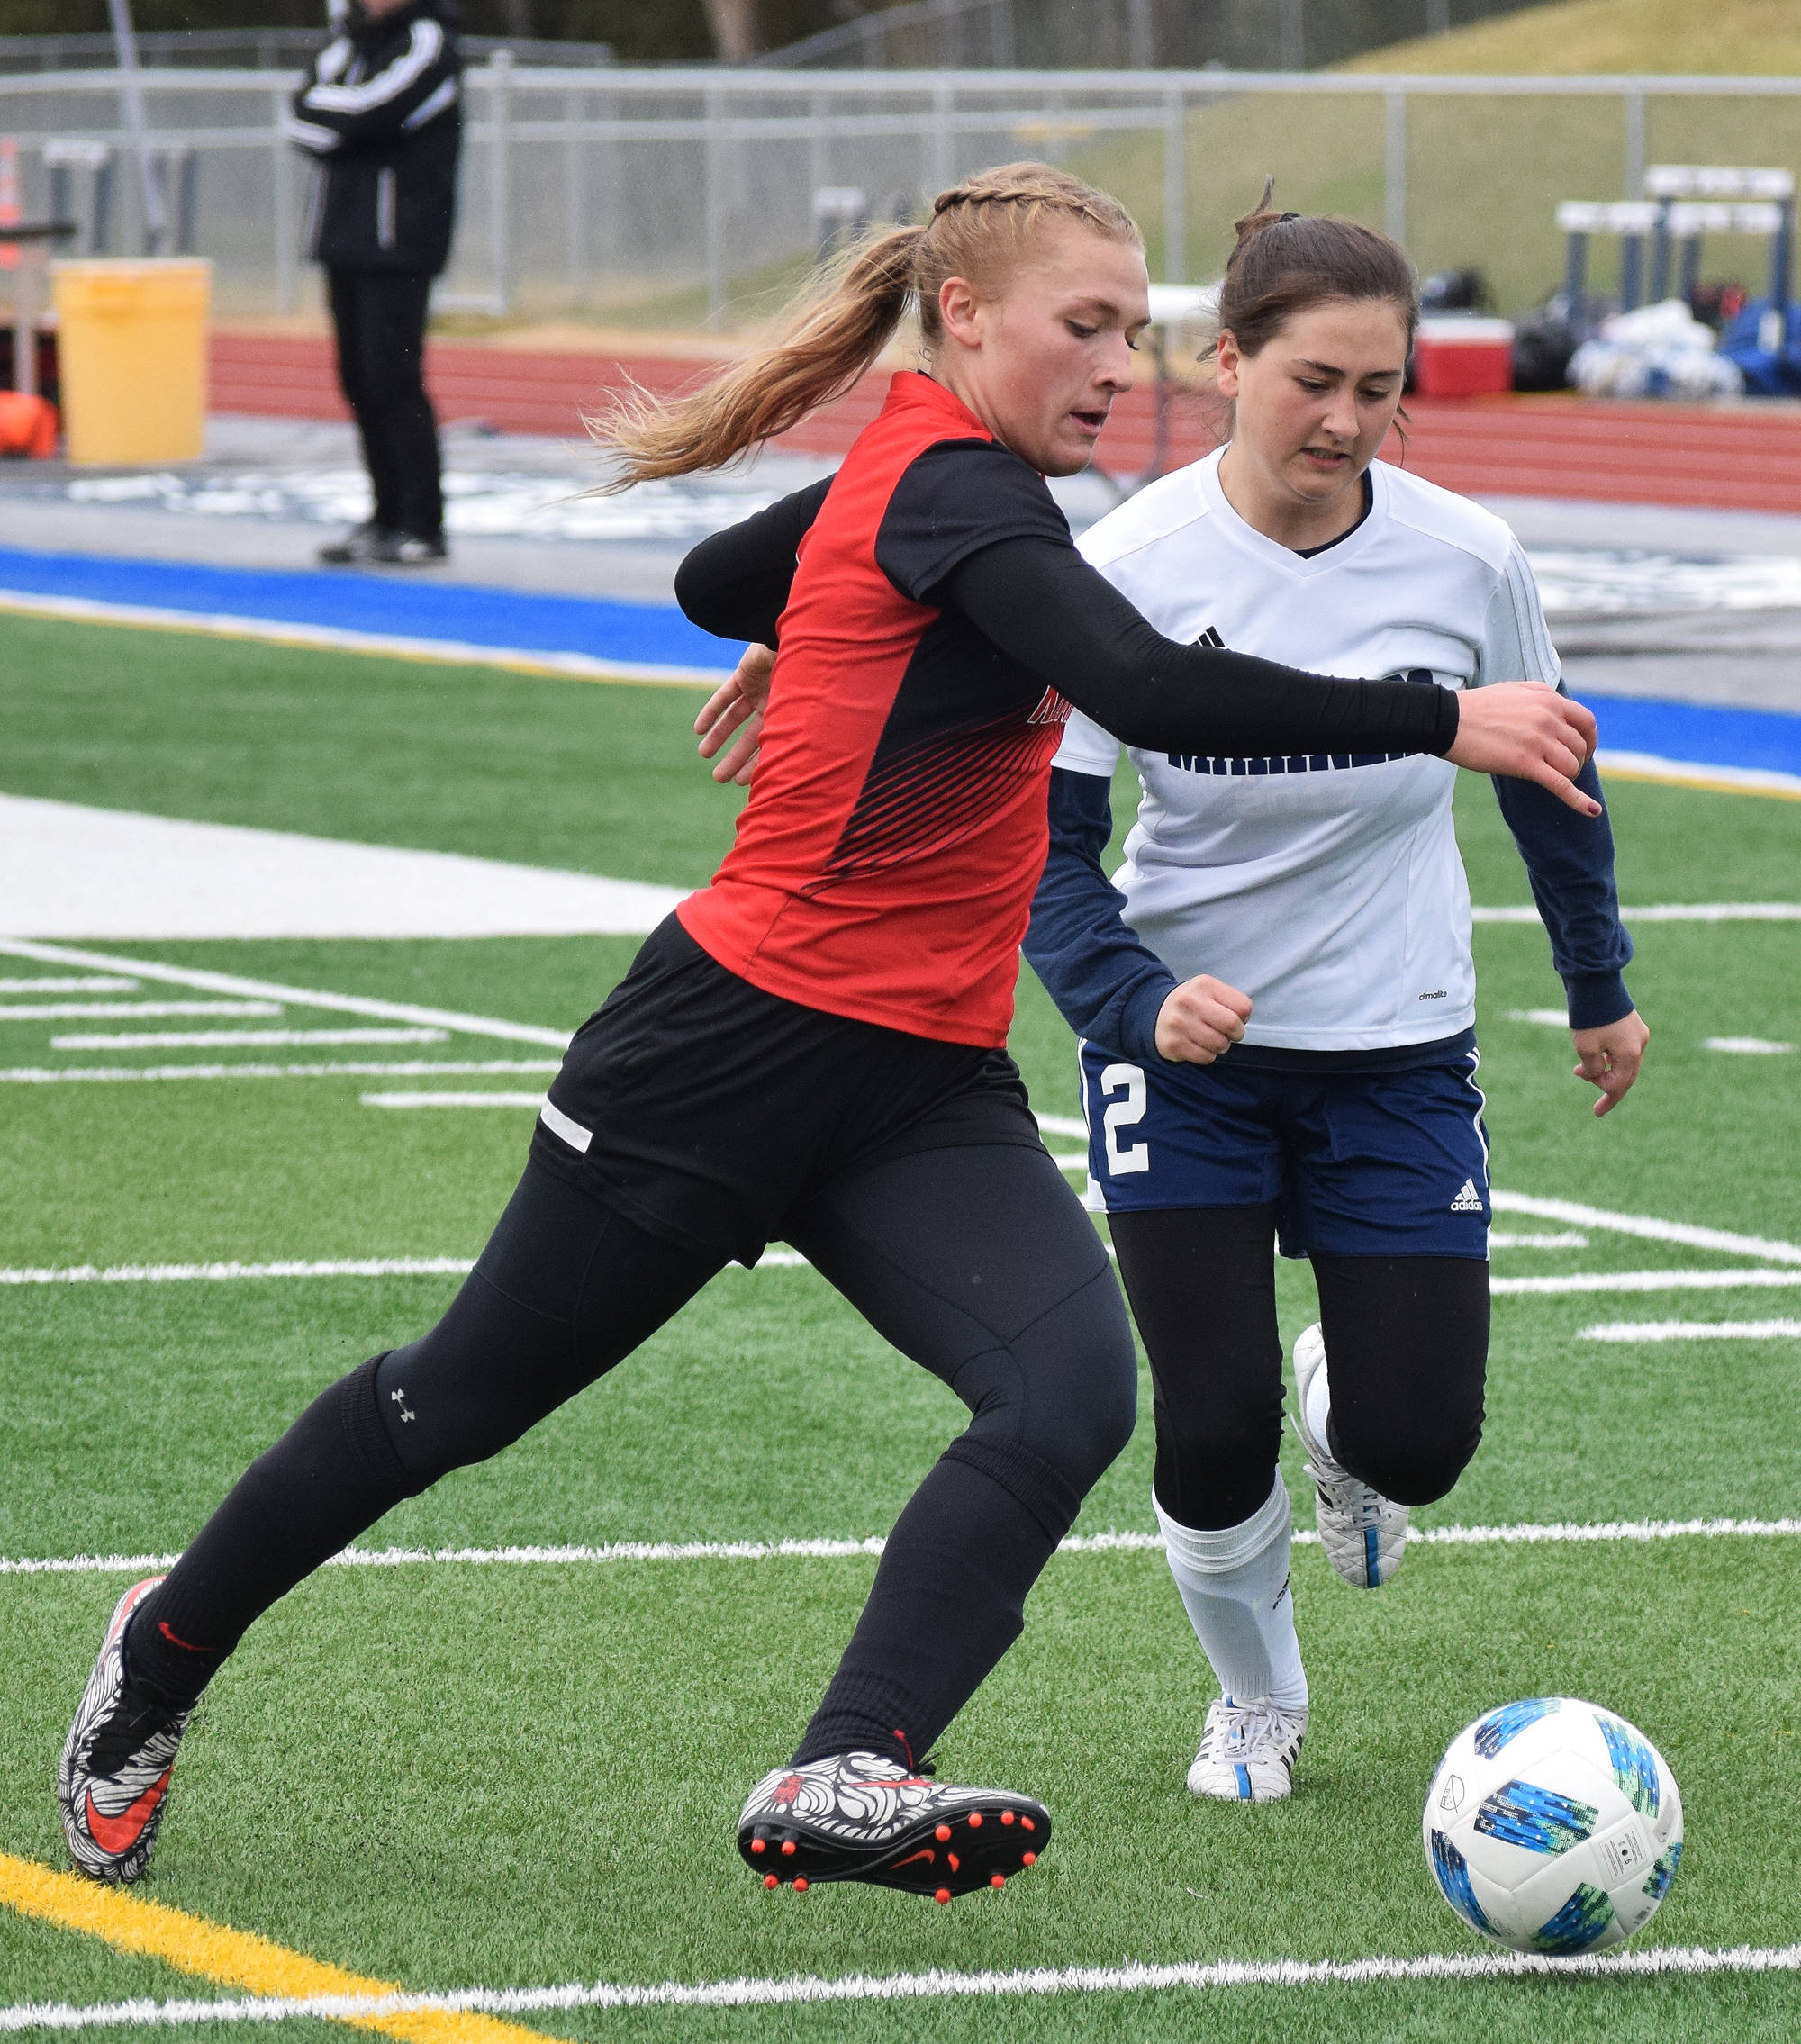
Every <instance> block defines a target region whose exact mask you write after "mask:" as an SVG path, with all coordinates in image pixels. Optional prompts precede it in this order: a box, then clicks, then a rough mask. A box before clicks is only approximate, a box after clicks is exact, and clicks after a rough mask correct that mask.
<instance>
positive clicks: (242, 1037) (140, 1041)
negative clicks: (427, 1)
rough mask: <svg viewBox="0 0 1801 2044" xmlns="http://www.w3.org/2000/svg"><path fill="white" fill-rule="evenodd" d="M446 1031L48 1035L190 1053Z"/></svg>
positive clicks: (438, 1038) (76, 1045)
mask: <svg viewBox="0 0 1801 2044" xmlns="http://www.w3.org/2000/svg"><path fill="white" fill-rule="evenodd" d="M449 1041H450V1032H449V1031H448V1029H142V1030H131V1029H127V1030H123V1031H122V1032H121V1033H120V1034H119V1035H117V1036H104V1035H103V1036H52V1037H51V1038H50V1048H51V1049H52V1050H53V1051H194V1050H229V1049H238V1050H250V1049H256V1048H258V1047H260V1048H261V1049H264V1050H276V1049H279V1048H294V1047H295V1046H297V1045H302V1044H448V1042H449Z"/></svg>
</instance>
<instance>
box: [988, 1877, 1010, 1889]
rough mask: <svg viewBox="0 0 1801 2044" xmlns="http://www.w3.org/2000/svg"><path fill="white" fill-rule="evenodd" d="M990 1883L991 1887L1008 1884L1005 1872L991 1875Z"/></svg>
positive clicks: (1002, 1886) (1001, 1886) (1000, 1886)
mask: <svg viewBox="0 0 1801 2044" xmlns="http://www.w3.org/2000/svg"><path fill="white" fill-rule="evenodd" d="M988 1885H989V1886H990V1887H991V1888H1004V1887H1005V1886H1007V1877H1006V1875H1005V1874H994V1875H991V1877H990V1878H989V1883H988Z"/></svg>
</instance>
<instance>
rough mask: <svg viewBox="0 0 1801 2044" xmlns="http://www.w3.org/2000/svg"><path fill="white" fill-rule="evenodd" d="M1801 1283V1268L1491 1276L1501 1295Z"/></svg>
mask: <svg viewBox="0 0 1801 2044" xmlns="http://www.w3.org/2000/svg"><path fill="white" fill-rule="evenodd" d="M1770 1285H1775V1286H1779V1287H1786V1288H1789V1289H1792V1288H1794V1287H1795V1286H1796V1285H1801V1271H1771V1270H1769V1269H1763V1270H1757V1271H1568V1272H1564V1273H1560V1274H1559V1275H1558V1276H1556V1277H1553V1278H1536V1277H1534V1278H1490V1279H1489V1291H1490V1292H1491V1293H1493V1294H1494V1296H1495V1297H1496V1298H1507V1297H1516V1298H1517V1297H1525V1298H1544V1297H1546V1296H1547V1295H1552V1296H1554V1295H1556V1294H1558V1293H1561V1292H1710V1291H1742V1290H1755V1289H1759V1288H1761V1287H1765V1286H1770Z"/></svg>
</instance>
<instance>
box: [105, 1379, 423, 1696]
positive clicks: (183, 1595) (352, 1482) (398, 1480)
mask: <svg viewBox="0 0 1801 2044" xmlns="http://www.w3.org/2000/svg"><path fill="white" fill-rule="evenodd" d="M381 1360H382V1359H381V1357H379V1356H376V1357H375V1358H373V1359H372V1360H371V1361H368V1362H366V1363H364V1364H363V1365H362V1366H361V1367H360V1368H359V1369H357V1370H352V1371H351V1372H350V1374H349V1375H348V1377H344V1378H340V1379H339V1381H338V1382H337V1383H335V1384H333V1385H332V1386H331V1387H330V1388H329V1389H328V1390H325V1391H322V1392H321V1393H320V1395H319V1397H316V1398H315V1399H314V1400H313V1401H312V1404H311V1405H310V1406H308V1407H307V1408H306V1410H305V1411H304V1412H303V1413H302V1415H300V1417H299V1418H298V1419H297V1420H295V1421H294V1424H293V1425H292V1426H291V1427H289V1428H288V1430H287V1432H286V1433H285V1434H283V1435H282V1437H281V1439H280V1440H279V1441H277V1442H276V1443H275V1445H274V1446H273V1447H272V1448H270V1449H268V1450H267V1452H265V1453H264V1454H261V1455H259V1456H258V1458H257V1460H256V1461H254V1462H252V1463H251V1464H250V1466H249V1469H248V1470H245V1471H244V1473H243V1475H242V1476H241V1477H240V1479H238V1481H237V1483H236V1484H235V1485H234V1486H233V1488H232V1489H231V1494H230V1495H229V1496H228V1497H226V1499H225V1502H224V1503H223V1504H222V1506H220V1507H219V1509H218V1510H217V1511H216V1512H215V1513H214V1514H213V1516H212V1517H211V1518H210V1519H209V1520H208V1521H207V1522H206V1524H205V1525H204V1526H203V1527H202V1528H201V1530H200V1532H199V1533H198V1534H197V1535H196V1537H195V1540H194V1542H193V1544H192V1545H191V1546H190V1547H189V1548H188V1550H187V1551H186V1554H184V1555H183V1556H182V1558H181V1560H179V1561H177V1562H176V1565H175V1567H174V1568H173V1569H170V1571H169V1573H168V1576H167V1579H166V1580H165V1581H164V1582H163V1584H162V1586H161V1587H160V1588H158V1589H157V1590H156V1591H154V1592H153V1593H152V1594H151V1595H150V1596H148V1597H146V1598H145V1600H144V1602H143V1603H142V1604H140V1605H139V1606H138V1609H137V1612H136V1614H135V1615H134V1616H133V1617H132V1620H131V1630H130V1631H129V1632H128V1633H127V1634H126V1640H125V1656H126V1666H127V1669H128V1670H129V1672H130V1676H131V1681H132V1682H133V1684H134V1685H135V1686H137V1687H141V1688H146V1689H149V1690H150V1691H151V1692H152V1693H153V1694H154V1695H155V1696H157V1697H158V1699H159V1700H160V1701H161V1702H163V1703H165V1704H167V1705H169V1706H170V1707H171V1708H174V1709H185V1708H186V1706H187V1705H190V1704H192V1703H193V1702H194V1701H195V1698H196V1697H197V1696H199V1695H200V1692H201V1691H202V1690H203V1689H204V1687H206V1685H207V1683H208V1682H209V1681H211V1680H212V1678H213V1675H214V1674H215V1673H216V1672H217V1671H218V1669H219V1667H220V1665H221V1664H222V1662H223V1661H224V1660H225V1659H226V1657H227V1656H228V1655H229V1654H230V1653H231V1650H232V1649H233V1648H234V1647H235V1646H236V1645H237V1644H238V1642H239V1640H240V1638H241V1637H242V1635H243V1633H244V1632H245V1630H246V1629H247V1628H248V1627H249V1624H250V1623H251V1621H252V1620H253V1619H256V1618H258V1616H260V1615H261V1614H262V1613H263V1612H265V1611H267V1609H268V1607H269V1606H270V1605H272V1604H274V1603H275V1602H276V1599H277V1598H279V1597H283V1596H286V1595H287V1593H288V1591H289V1590H291V1589H292V1588H293V1587H294V1585H295V1584H296V1583H298V1582H300V1581H302V1580H303V1578H305V1577H307V1576H310V1575H311V1574H312V1571H313V1570H314V1569H316V1568H318V1567H319V1566H320V1564H321V1562H323V1561H328V1560H330V1558H331V1557H332V1555H334V1554H336V1553H337V1552H338V1551H339V1549H341V1548H343V1547H346V1546H348V1544H349V1542H351V1541H352V1540H354V1539H355V1538H356V1537H357V1534H358V1533H363V1532H366V1531H367V1529H368V1528H369V1527H370V1526H372V1525H374V1524H375V1523H376V1520H377V1519H379V1518H380V1517H381V1515H383V1513H385V1512H386V1511H387V1510H388V1509H389V1508H390V1507H391V1506H394V1505H397V1504H399V1502H400V1501H401V1499H402V1498H403V1497H412V1495H413V1494H414V1493H415V1492H416V1491H417V1490H419V1489H420V1488H422V1486H421V1485H419V1484H417V1483H415V1482H413V1481H412V1479H409V1478H408V1476H407V1473H406V1471H405V1470H403V1468H402V1466H401V1462H400V1458H399V1457H398V1456H397V1455H396V1454H395V1453H394V1449H393V1447H392V1446H391V1445H390V1443H389V1441H388V1436H387V1431H386V1429H385V1426H384V1425H383V1424H382V1418H381V1415H380V1413H379V1412H377V1410H376V1389H375V1387H376V1366H377V1365H378V1364H379V1363H380V1361H381Z"/></svg>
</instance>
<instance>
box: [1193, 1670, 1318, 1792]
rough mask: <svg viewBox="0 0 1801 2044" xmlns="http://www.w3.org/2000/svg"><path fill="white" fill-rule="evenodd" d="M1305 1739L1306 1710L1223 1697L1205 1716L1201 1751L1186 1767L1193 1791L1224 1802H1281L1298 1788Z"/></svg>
mask: <svg viewBox="0 0 1801 2044" xmlns="http://www.w3.org/2000/svg"><path fill="white" fill-rule="evenodd" d="M1306 1737H1307V1713H1306V1711H1305V1710H1298V1711H1285V1710H1284V1709H1283V1708H1282V1707H1281V1705H1280V1704H1272V1703H1269V1702H1267V1701H1265V1702H1263V1703H1260V1704H1235V1703H1234V1702H1233V1701H1232V1699H1231V1697H1230V1696H1222V1697H1220V1699H1219V1701H1218V1702H1217V1704H1215V1705H1213V1707H1212V1708H1211V1709H1210V1710H1209V1711H1208V1714H1207V1729H1206V1730H1205V1731H1204V1732H1202V1733H1201V1735H1200V1750H1199V1752H1198V1753H1197V1754H1196V1755H1195V1757H1194V1765H1193V1766H1192V1767H1191V1768H1190V1769H1189V1770H1188V1786H1189V1793H1190V1795H1212V1796H1216V1797H1217V1798H1218V1800H1219V1801H1220V1802H1222V1803H1280V1802H1281V1800H1282V1799H1283V1797H1284V1796H1286V1795H1289V1793H1290V1791H1291V1790H1292V1789H1293V1787H1294V1771H1295V1761H1296V1759H1298V1758H1299V1754H1300V1742H1301V1741H1302V1740H1303V1739H1305V1738H1306Z"/></svg>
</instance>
